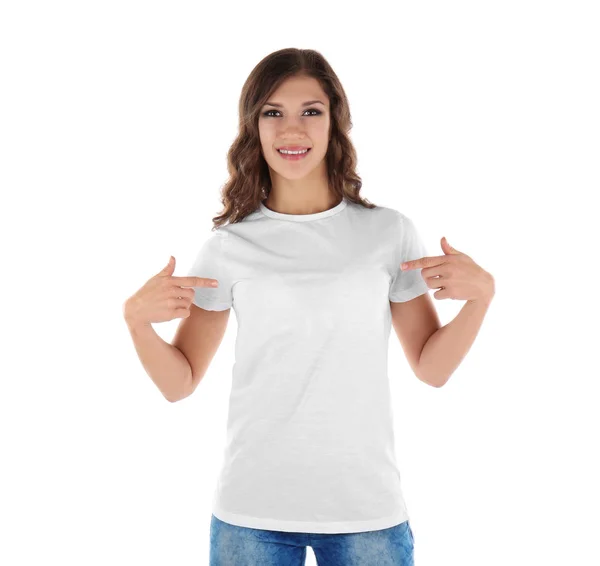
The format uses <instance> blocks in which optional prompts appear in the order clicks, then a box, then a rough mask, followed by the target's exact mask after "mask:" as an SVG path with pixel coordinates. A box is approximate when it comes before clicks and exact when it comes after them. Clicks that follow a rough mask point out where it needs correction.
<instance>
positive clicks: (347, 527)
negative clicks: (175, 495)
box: [212, 505, 408, 534]
mask: <svg viewBox="0 0 600 566" xmlns="http://www.w3.org/2000/svg"><path fill="white" fill-rule="evenodd" d="M212 513H213V515H214V516H215V517H216V518H217V519H219V520H221V521H223V522H225V523H229V524H230V525H235V526H238V527H246V528H250V529H267V530H270V531H283V532H288V533H289V532H295V533H311V534H318V533H326V534H339V533H361V532H366V531H377V530H381V529H388V528H390V527H395V526H396V525H399V524H400V523H403V522H404V521H407V520H408V514H407V512H406V510H405V509H399V510H398V511H397V512H396V513H394V514H393V515H390V516H388V517H382V518H380V519H369V520H368V521H330V522H318V521H281V520H279V519H268V518H264V517H252V516H250V515H239V514H237V513H230V512H229V511H225V510H224V509H223V508H221V507H219V506H218V505H213V510H212Z"/></svg>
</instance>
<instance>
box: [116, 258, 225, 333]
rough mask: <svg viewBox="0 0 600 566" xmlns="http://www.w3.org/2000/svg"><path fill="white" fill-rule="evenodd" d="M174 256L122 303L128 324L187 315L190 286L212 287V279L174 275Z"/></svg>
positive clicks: (192, 293) (192, 289)
mask: <svg viewBox="0 0 600 566" xmlns="http://www.w3.org/2000/svg"><path fill="white" fill-rule="evenodd" d="M174 271H175V258H174V257H173V256H171V258H170V259H169V263H168V264H167V265H166V267H165V268H164V269H162V270H161V271H159V272H158V273H157V274H156V275H155V276H154V277H152V278H150V279H148V281H147V282H146V283H145V284H144V286H143V287H141V288H140V289H139V290H138V291H137V292H136V293H135V294H134V295H132V296H131V297H129V298H128V299H127V300H126V301H125V303H124V305H123V316H124V317H125V320H126V321H127V324H128V325H129V326H132V325H140V324H141V325H144V324H145V325H149V324H151V323H153V322H167V321H169V320H173V319H175V318H187V317H188V316H190V305H191V304H192V300H193V299H194V292H195V291H194V287H215V285H213V282H216V283H217V286H218V281H217V280H216V279H209V278H207V277H194V276H189V277H174V276H173V272H174Z"/></svg>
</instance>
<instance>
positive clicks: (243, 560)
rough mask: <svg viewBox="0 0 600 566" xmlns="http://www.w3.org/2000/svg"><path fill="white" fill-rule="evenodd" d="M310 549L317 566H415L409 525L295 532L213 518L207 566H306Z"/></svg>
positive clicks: (405, 523)
mask: <svg viewBox="0 0 600 566" xmlns="http://www.w3.org/2000/svg"><path fill="white" fill-rule="evenodd" d="M309 546H310V547H311V548H312V549H313V552H314V553H315V557H316V560H317V564H318V566H414V536H413V532H412V529H411V528H410V524H409V521H404V522H403V523H400V524H398V525H395V526H393V527H390V528H388V529H381V530H377V531H366V532H361V533H339V534H322V533H295V532H284V531H270V530H264V529H253V528H248V527H240V526H237V525H231V524H229V523H225V522H224V521H221V520H220V519H218V518H217V517H215V516H214V515H212V518H211V523H210V557H209V561H210V566H304V564H305V563H306V552H307V551H306V549H307V547H309Z"/></svg>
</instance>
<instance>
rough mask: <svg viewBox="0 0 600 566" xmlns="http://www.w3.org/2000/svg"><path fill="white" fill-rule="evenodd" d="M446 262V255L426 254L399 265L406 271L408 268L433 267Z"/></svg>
mask: <svg viewBox="0 0 600 566" xmlns="http://www.w3.org/2000/svg"><path fill="white" fill-rule="evenodd" d="M445 262H446V256H443V255H442V256H426V257H421V258H419V259H413V260H412V261H405V262H404V263H403V264H402V265H400V269H401V270H402V271H408V270H409V269H421V268H423V267H435V266H436V265H442V264H443V263H445Z"/></svg>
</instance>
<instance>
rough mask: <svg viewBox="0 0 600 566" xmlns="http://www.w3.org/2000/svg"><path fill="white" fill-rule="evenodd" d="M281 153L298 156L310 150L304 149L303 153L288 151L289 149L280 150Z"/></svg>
mask: <svg viewBox="0 0 600 566" xmlns="http://www.w3.org/2000/svg"><path fill="white" fill-rule="evenodd" d="M277 151H278V152H279V153H287V154H289V155H298V154H300V153H306V152H307V151H308V149H303V150H302V151H288V150H287V149H278V150H277Z"/></svg>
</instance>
